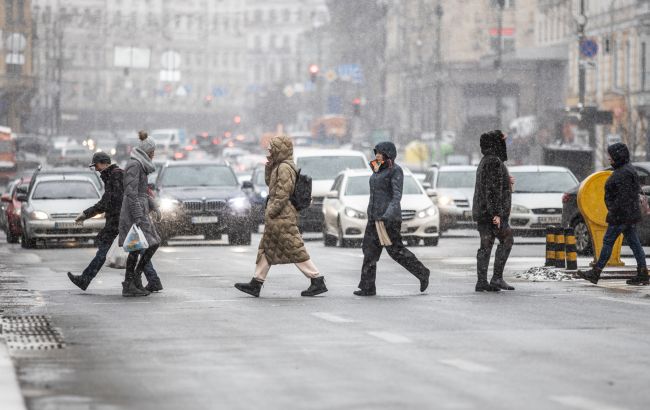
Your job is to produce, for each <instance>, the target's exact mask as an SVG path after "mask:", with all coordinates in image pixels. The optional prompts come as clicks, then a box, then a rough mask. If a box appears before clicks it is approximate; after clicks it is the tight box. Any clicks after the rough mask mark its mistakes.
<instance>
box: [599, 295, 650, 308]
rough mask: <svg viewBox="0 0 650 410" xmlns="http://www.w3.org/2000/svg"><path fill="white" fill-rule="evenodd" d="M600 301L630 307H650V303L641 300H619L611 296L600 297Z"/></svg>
mask: <svg viewBox="0 0 650 410" xmlns="http://www.w3.org/2000/svg"><path fill="white" fill-rule="evenodd" d="M598 299H600V300H608V301H610V302H620V303H627V304H629V305H641V306H650V303H647V302H641V301H640V300H633V299H619V298H613V297H610V296H600V297H599V298H598Z"/></svg>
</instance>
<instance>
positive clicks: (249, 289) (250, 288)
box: [235, 278, 264, 298]
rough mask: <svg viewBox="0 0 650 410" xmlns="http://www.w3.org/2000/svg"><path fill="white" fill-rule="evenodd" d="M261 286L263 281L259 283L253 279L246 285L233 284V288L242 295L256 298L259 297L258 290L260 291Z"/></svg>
mask: <svg viewBox="0 0 650 410" xmlns="http://www.w3.org/2000/svg"><path fill="white" fill-rule="evenodd" d="M263 284H264V281H259V280H257V279H255V278H253V279H251V281H250V282H248V283H235V287H236V288H237V289H239V290H241V291H242V292H244V293H248V294H249V295H251V296H255V297H256V298H258V297H260V290H261V289H262V285H263Z"/></svg>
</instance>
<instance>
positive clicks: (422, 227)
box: [323, 170, 440, 247]
mask: <svg viewBox="0 0 650 410" xmlns="http://www.w3.org/2000/svg"><path fill="white" fill-rule="evenodd" d="M371 175H372V172H371V171H367V170H347V171H343V172H341V173H340V174H339V175H338V176H337V177H336V179H335V180H334V184H333V185H332V189H331V190H330V191H329V192H328V194H327V196H326V197H325V200H324V202H323V220H324V222H323V242H324V243H325V246H335V245H336V244H337V243H338V244H339V245H340V246H343V247H346V246H351V245H352V244H355V243H356V244H360V243H361V241H362V240H363V235H364V232H365V229H366V224H367V222H368V215H367V214H366V210H367V209H368V201H369V200H370V186H369V182H368V180H369V179H370V176H371ZM400 204H401V206H402V237H403V238H404V239H405V240H406V242H407V243H408V244H409V245H411V246H413V245H417V244H419V243H420V240H423V241H424V245H425V246H436V245H438V238H439V234H440V214H439V212H438V207H437V206H436V205H435V204H434V203H433V202H432V201H431V198H429V196H428V195H427V193H426V191H425V190H424V188H423V187H422V185H420V183H419V182H418V181H417V179H416V178H415V177H414V176H413V174H411V173H410V172H409V171H407V170H405V171H404V188H403V192H402V201H401V202H400Z"/></svg>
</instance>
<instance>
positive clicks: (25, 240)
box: [20, 232, 36, 249]
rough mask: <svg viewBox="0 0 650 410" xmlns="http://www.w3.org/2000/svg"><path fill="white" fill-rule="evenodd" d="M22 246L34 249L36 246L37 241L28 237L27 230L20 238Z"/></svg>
mask: <svg viewBox="0 0 650 410" xmlns="http://www.w3.org/2000/svg"><path fill="white" fill-rule="evenodd" d="M20 246H21V247H22V248H24V249H32V248H34V247H36V241H35V240H33V239H31V238H28V237H27V235H26V234H25V232H23V234H22V235H21V238H20Z"/></svg>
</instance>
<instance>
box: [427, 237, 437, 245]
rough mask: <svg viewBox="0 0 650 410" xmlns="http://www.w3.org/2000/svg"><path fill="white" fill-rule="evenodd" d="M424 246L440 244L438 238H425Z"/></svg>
mask: <svg viewBox="0 0 650 410" xmlns="http://www.w3.org/2000/svg"><path fill="white" fill-rule="evenodd" d="M424 246H438V238H424Z"/></svg>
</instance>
